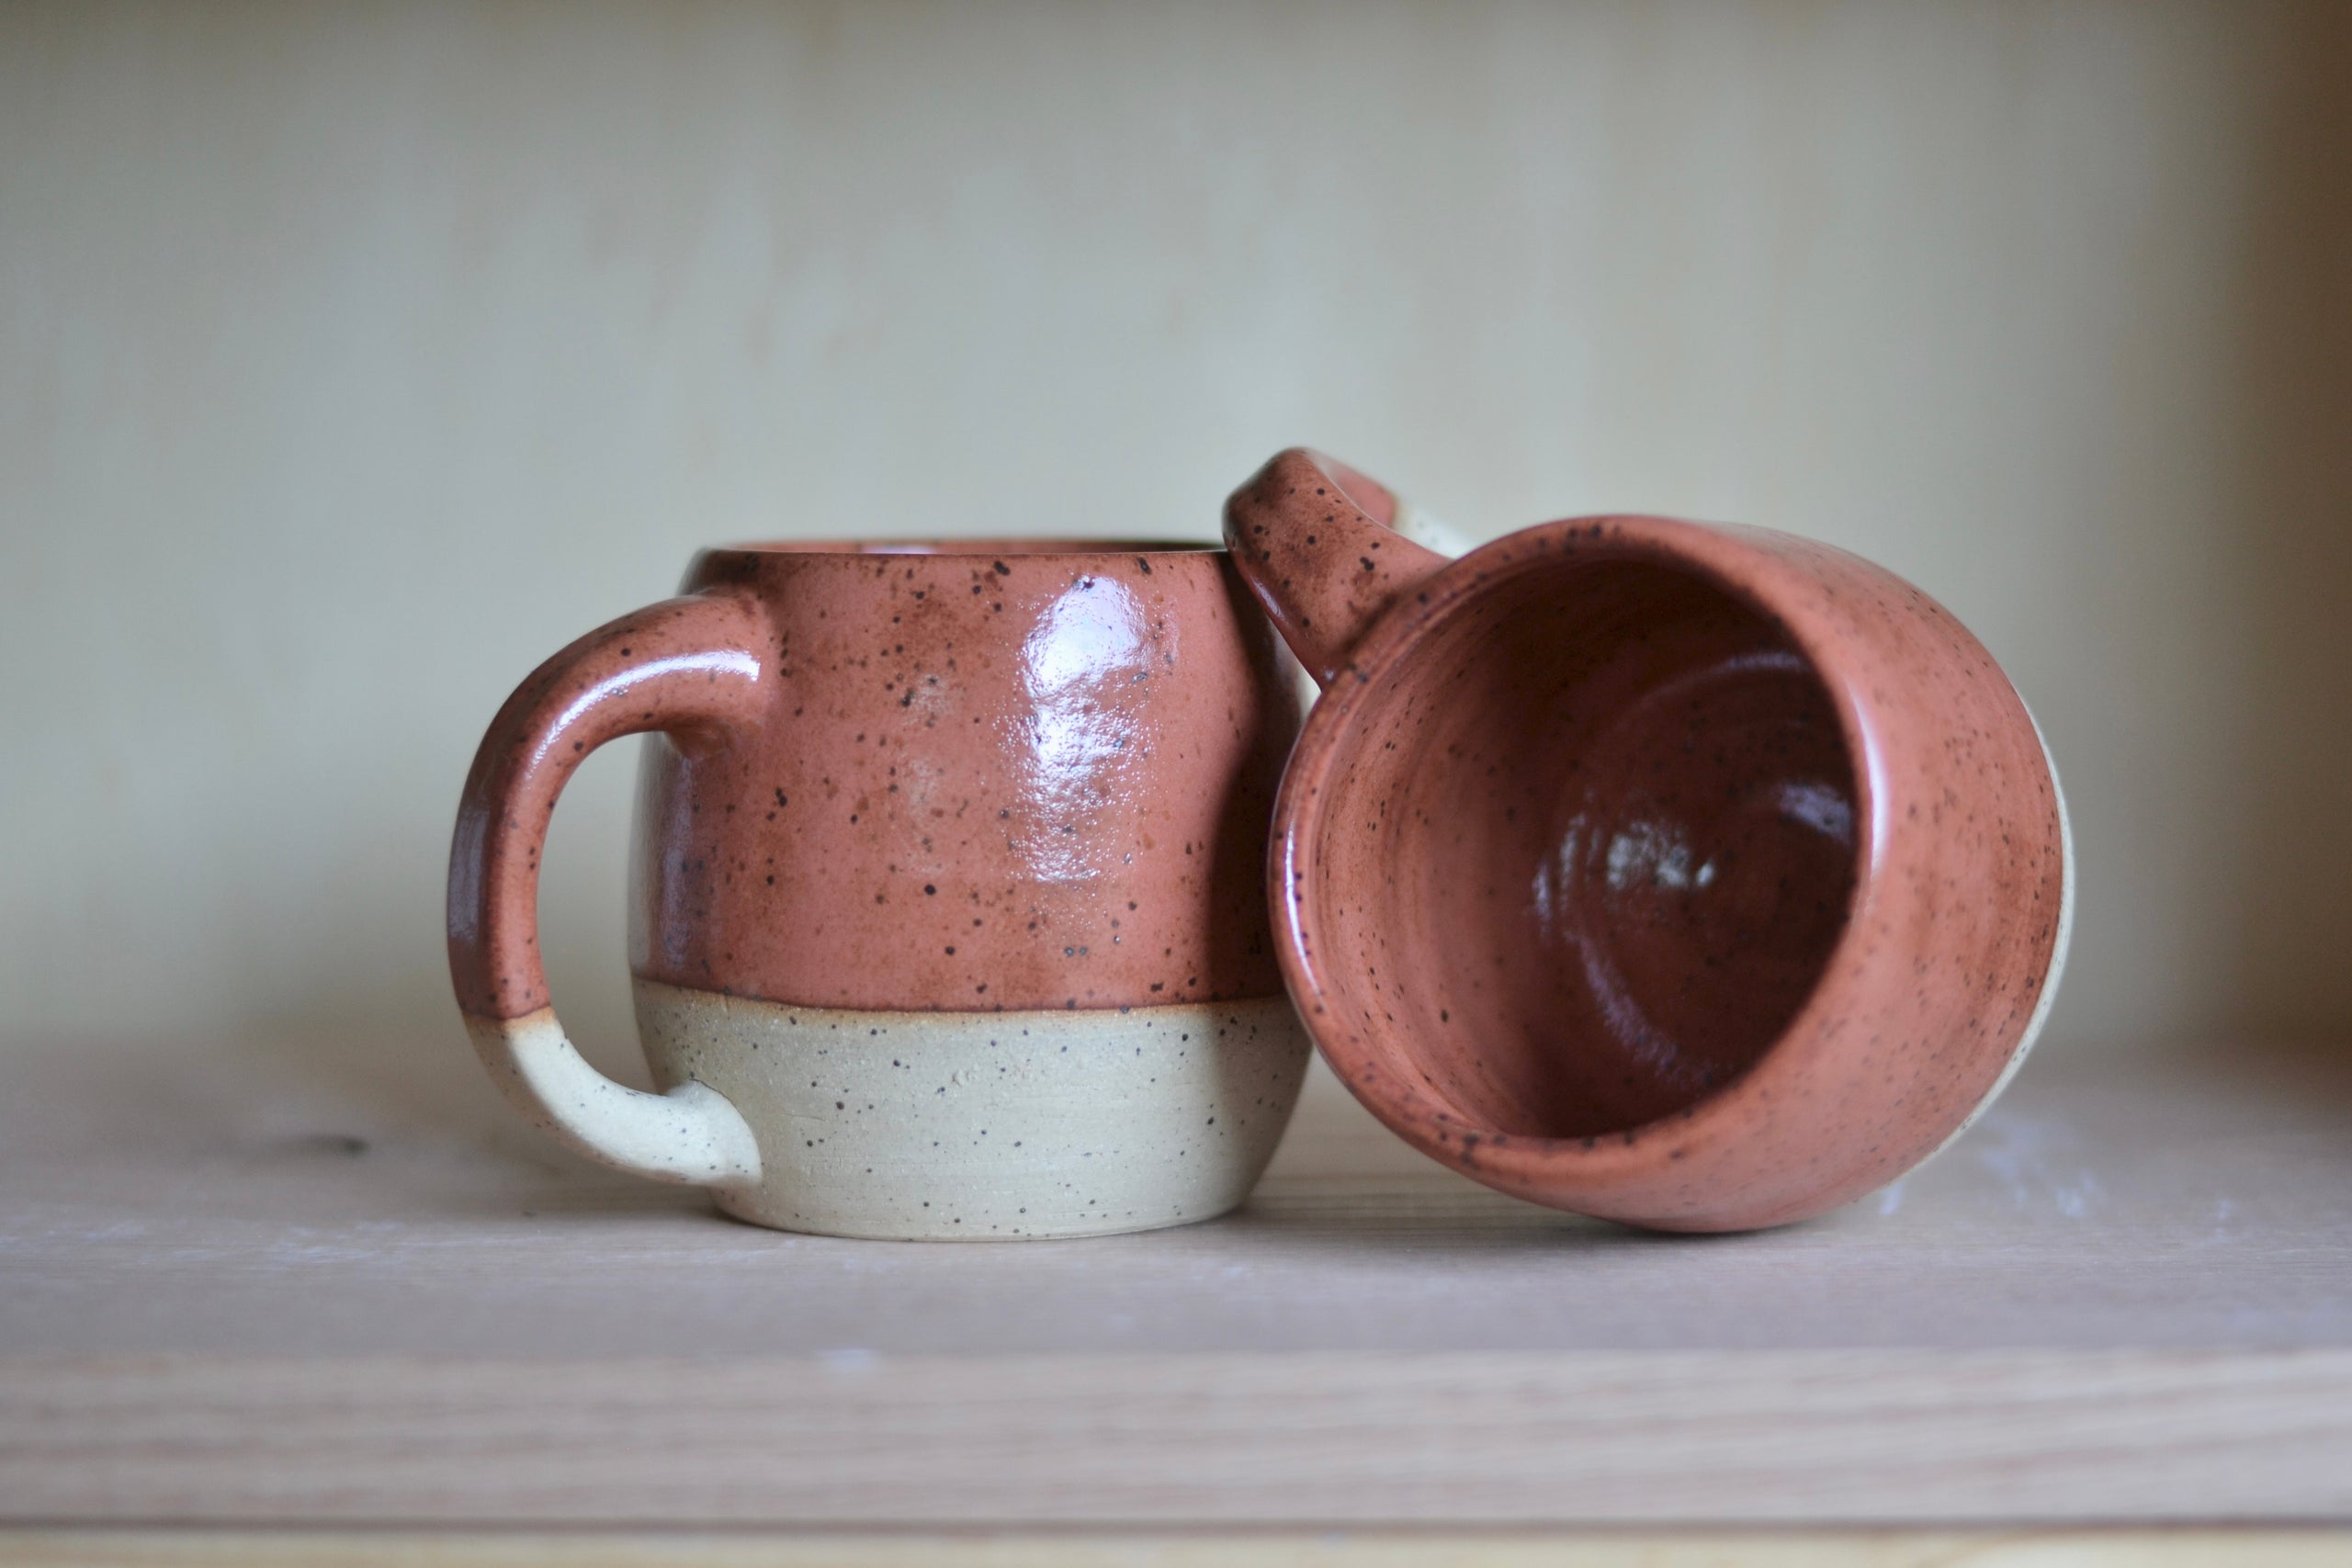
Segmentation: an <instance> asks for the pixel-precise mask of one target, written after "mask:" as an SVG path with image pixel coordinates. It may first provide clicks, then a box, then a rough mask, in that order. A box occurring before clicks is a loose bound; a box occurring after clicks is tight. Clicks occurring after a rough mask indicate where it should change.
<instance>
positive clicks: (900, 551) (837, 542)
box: [705, 534, 1226, 560]
mask: <svg viewBox="0 0 2352 1568" xmlns="http://www.w3.org/2000/svg"><path fill="white" fill-rule="evenodd" d="M705 553H706V554H709V555H750V556H763V555H765V556H830V557H842V558H863V557H866V556H922V557H926V558H937V559H942V560H957V559H969V558H991V557H996V556H1026V557H1032V558H1035V557H1041V556H1043V557H1051V556H1154V557H1157V556H1199V555H1223V554H1225V553H1226V548H1225V546H1224V545H1222V544H1209V543H1206V542H1204V541H1200V540H1193V539H1117V538H1104V537H1102V536H1091V535H1085V536H1081V535H1072V536H1069V537H1067V538H1065V537H1061V536H1055V535H1046V534H1038V535H1005V536H984V537H975V538H961V539H959V538H944V537H941V536H936V535H909V536H903V537H897V536H881V537H876V538H867V539H752V540H746V541H742V542H738V543H730V544H722V545H710V546H707V547H705Z"/></svg>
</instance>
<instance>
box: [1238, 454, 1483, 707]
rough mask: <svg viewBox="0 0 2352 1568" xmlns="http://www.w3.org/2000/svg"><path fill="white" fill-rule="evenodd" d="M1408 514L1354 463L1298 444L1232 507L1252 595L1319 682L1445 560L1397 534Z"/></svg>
mask: <svg viewBox="0 0 2352 1568" xmlns="http://www.w3.org/2000/svg"><path fill="white" fill-rule="evenodd" d="M1408 512H1409V509H1408V508H1407V507H1406V506H1405V505H1404V503H1403V502H1399V501H1398V500H1397V497H1396V496H1395V495H1394V494H1392V493H1390V491H1388V490H1387V488H1386V487H1385V486H1383V485H1379V484H1375V483H1374V481H1372V480H1371V479H1366V478H1365V477H1364V476H1363V475H1362V474H1360V473H1358V472H1356V471H1355V470H1354V469H1353V468H1349V467H1348V466H1347V465H1346V464H1344V463H1340V462H1337V461H1334V460H1333V459H1331V458H1329V457H1324V456H1323V455H1322V454H1321V453H1319V452H1310V451H1308V450H1307V449H1306V447H1304V446H1294V447H1292V448H1290V450H1288V451H1286V452H1278V453H1276V454H1275V455H1274V457H1273V460H1272V461H1271V462H1269V463H1268V464H1267V465H1266V466H1265V467H1264V468H1261V469H1259V470H1258V472H1257V475H1256V477H1255V478H1253V479H1250V482H1249V483H1248V484H1245V485H1243V486H1242V487H1241V488H1240V489H1239V490H1237V491H1234V492H1233V494H1232V496H1231V497H1230V498H1228V499H1227V502H1226V503H1225V542H1226V545H1227V547H1228V548H1229V549H1231V550H1232V552H1233V559H1234V564H1235V565H1237V566H1238V567H1239V568H1240V570H1241V575H1242V578H1243V580H1244V581H1247V582H1248V583H1249V584H1250V592H1251V593H1253V594H1255V595H1256V596H1257V600H1258V603H1259V604H1261V605H1262V606H1263V607H1264V609H1265V612H1266V615H1267V617H1268V618H1269V619H1271V620H1272V622H1273V623H1274V629H1275V630H1277V631H1279V632H1281V633H1282V634H1283V641H1284V642H1286V643H1288V644H1290V650H1291V651H1292V652H1293V653H1295V654H1296V655H1297V656H1298V661H1299V662H1300V663H1301V664H1303V665H1305V666H1306V671H1307V673H1308V674H1310V675H1312V676H1314V677H1315V680H1316V682H1317V684H1319V685H1324V686H1329V684H1330V683H1331V682H1332V681H1333V680H1334V679H1336V678H1337V677H1338V675H1339V673H1340V671H1341V670H1344V669H1345V668H1347V662H1348V655H1349V653H1350V652H1351V650H1352V649H1354V648H1355V645H1356V644H1357V643H1358V642H1359V641H1361V640H1362V639H1363V634H1364V632H1365V631H1366V630H1367V629H1368V628H1369V627H1370V626H1371V625H1372V623H1373V622H1374V620H1375V619H1377V618H1378V617H1379V615H1380V613H1381V612H1382V611H1383V610H1385V609H1386V608H1388V606H1389V605H1390V604H1394V603H1395V602H1396V600H1397V595H1399V594H1401V593H1403V592H1405V591H1406V590H1407V589H1408V588H1410V587H1412V586H1413V584H1415V583H1417V582H1419V581H1421V580H1422V579H1423V578H1425V577H1427V576H1429V575H1430V573H1431V572H1433V571H1435V570H1438V568H1440V567H1442V566H1443V565H1444V564H1445V559H1446V558H1445V557H1443V556H1442V555H1439V554H1438V553H1437V552H1435V551H1434V550H1427V549H1423V548H1422V547H1420V546H1419V545H1417V544H1414V543H1413V542H1412V541H1411V540H1409V539H1408V538H1406V537H1405V536H1403V535H1402V534H1400V533H1398V532H1397V531H1396V525H1397V523H1398V521H1399V519H1400V516H1401V515H1404V514H1406V513H1408Z"/></svg>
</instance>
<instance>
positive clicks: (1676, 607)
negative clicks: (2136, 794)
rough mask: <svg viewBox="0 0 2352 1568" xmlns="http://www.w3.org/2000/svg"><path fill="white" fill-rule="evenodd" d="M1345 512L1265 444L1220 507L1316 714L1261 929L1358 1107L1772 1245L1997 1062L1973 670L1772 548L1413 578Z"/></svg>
mask: <svg viewBox="0 0 2352 1568" xmlns="http://www.w3.org/2000/svg"><path fill="white" fill-rule="evenodd" d="M1343 477H1344V479H1346V481H1347V482H1346V483H1345V485H1344V486H1343V485H1342V483H1341V479H1342V478H1343ZM1351 491H1352V492H1354V493H1355V494H1356V495H1363V494H1365V493H1366V491H1374V492H1377V493H1379V494H1381V495H1383V496H1385V492H1379V491H1377V487H1373V486H1370V484H1369V481H1365V480H1363V479H1361V478H1360V476H1356V475H1354V474H1353V473H1352V472H1351V471H1349V470H1344V469H1339V468H1337V466H1336V465H1330V466H1327V465H1326V464H1325V463H1324V462H1323V461H1322V460H1320V459H1318V458H1317V457H1315V456H1314V455H1312V454H1309V453H1306V452H1303V451H1296V450H1294V451H1291V452H1286V453H1283V454H1282V455H1281V456H1279V457H1276V458H1275V459H1274V460H1273V461H1272V462H1271V463H1270V464H1268V465H1267V467H1266V468H1264V469H1263V470H1262V471H1261V473H1260V474H1259V475H1258V476H1257V477H1256V478H1255V479H1252V480H1251V481H1250V484H1248V485H1246V486H1245V487H1243V488H1242V489H1241V490H1240V491H1237V492H1235V495H1234V497H1233V499H1232V501H1231V502H1229V504H1228V508H1227V538H1228V540H1229V541H1230V542H1231V543H1232V545H1233V547H1234V549H1235V553H1236V558H1237V560H1238V562H1239V563H1240V566H1241V569H1242V570H1243V572H1244V574H1245V575H1246V576H1247V577H1248V578H1249V579H1250V583H1251V586H1252V588H1253V589H1254V590H1255V591H1256V592H1258V594H1259V596H1260V598H1261V601H1262V602H1263V603H1265V604H1266V605H1267V606H1268V609H1269V612H1270V614H1272V615H1273V617H1274V619H1275V621H1276V624H1277V625H1278V626H1281V627H1282V628H1283V633H1284V635H1285V636H1286V637H1289V638H1290V639H1291V642H1292V645H1293V647H1294V648H1295V649H1296V650H1297V651H1298V653H1299V655H1300V657H1301V659H1302V660H1304V661H1305V662H1306V663H1307V665H1308V666H1309V668H1310V669H1313V670H1316V671H1318V673H1319V674H1321V675H1322V678H1323V679H1324V680H1325V682H1326V686H1327V690H1326V694H1325V695H1324V697H1323V700H1322V701H1321V702H1320V703H1319V704H1318V705H1317V706H1316V708H1315V711H1314V713H1313V714H1312V715H1311V716H1310V717H1309V720H1308V723H1307V725H1306V731H1305V733H1304V735H1303V736H1302V737H1301V738H1300V740H1299V743H1298V746H1297V748H1296V750H1295V753H1294V755H1293V758H1292V761H1291V764H1290V768H1289V771H1288V773H1287V775H1286V776H1285V778H1284V780H1283V788H1282V793H1281V795H1280V797H1279V799H1278V802H1277V804H1276V807H1275V818H1274V832H1275V846H1274V858H1273V863H1272V865H1273V872H1272V874H1273V881H1274V890H1273V896H1274V915H1275V927H1276V934H1277V940H1278V942H1279V943H1280V946H1281V953H1282V964H1283V974H1284V976H1285V978H1286V980H1287V981H1288V983H1289V985H1290V987H1291V991H1292V995H1293V996H1294V998H1295V999H1296V1000H1297V1002H1298V1003H1299V1006H1300V1010H1301V1013H1302V1016H1303V1017H1304V1018H1305V1020H1306V1023H1307V1026H1308V1028H1309V1030H1310V1032H1313V1034H1314V1035H1315V1037H1316V1040H1317V1044H1318V1045H1319V1046H1320V1047H1321V1049H1322V1051H1323V1053H1324V1055H1326V1056H1327V1057H1328V1058H1329V1060H1330V1062H1331V1064H1332V1066H1334V1067H1335V1068H1336V1069H1337V1070H1338V1072H1339V1074H1340V1077H1341V1078H1342V1079H1343V1080H1344V1081H1346V1083H1347V1084H1348V1086H1349V1087H1350V1088H1351V1089H1352V1090H1353V1091H1354V1092H1355V1094H1356V1095H1357V1096H1358V1098H1359V1099H1361V1100H1363V1102H1364V1103H1365V1104H1366V1105H1367V1106H1368V1107H1370V1108H1371V1109H1372V1111H1374V1113H1375V1114H1376V1115H1378V1116H1379V1117H1380V1119H1381V1120H1382V1121H1383V1122H1386V1123H1387V1124H1388V1125H1389V1126H1390V1127H1391V1128H1393V1129H1395V1130H1396V1131H1397V1133H1398V1134H1401V1135H1403V1136H1404V1137H1405V1138H1406V1139H1408V1141H1409V1142H1411V1143H1412V1144H1413V1145H1415V1146H1417V1147H1419V1149H1421V1150H1422V1151H1423V1152H1425V1153H1427V1154H1429V1155H1430V1156H1434V1157H1436V1158H1438V1159H1440V1160H1442V1161H1444V1162H1445V1163H1447V1164H1449V1165H1452V1166H1453V1167H1455V1168H1458V1169H1460V1170H1462V1171H1464V1172H1465V1173H1467V1174H1469V1175H1471V1176H1473V1177H1475V1178H1476V1179H1479V1180H1481V1181H1484V1182H1487V1183H1488V1184H1489V1185H1491V1186H1494V1187H1498V1188H1500V1189H1501V1190H1505V1191H1507V1192H1511V1193H1515V1194H1517V1195H1519V1196H1521V1197H1524V1198H1529V1199H1532V1200H1534V1201H1539V1202H1544V1203H1549V1204H1553V1205H1555V1206H1556V1207H1560V1208H1566V1209H1573V1210H1576V1211H1577V1212H1580V1213H1590V1214H1596V1215H1601V1216H1606V1217H1611V1218H1616V1219H1622V1220H1626V1221H1629V1222H1633V1223H1636V1224H1646V1225H1651V1226H1655V1227H1658V1228H1664V1229H1676V1230H1729V1229H1740V1228H1747V1227H1752V1226H1759V1225H1769V1224H1779V1223H1782V1222H1785V1221H1790V1220H1795V1219H1800V1218H1803V1217H1804V1216H1806V1215H1810V1214H1814V1213H1820V1212H1821V1211H1823V1210H1825V1209H1827V1208H1829V1207H1832V1206H1833V1205H1836V1204H1838V1203H1841V1202H1845V1201H1849V1200H1850V1199H1853V1198H1855V1197H1858V1196H1860V1194H1862V1193H1864V1192H1867V1191H1869V1190H1871V1189H1872V1188H1874V1187H1877V1186H1880V1185H1882V1184H1883V1183H1884V1182H1886V1181H1888V1180H1890V1179H1894V1177H1896V1176H1898V1175H1900V1174H1902V1173H1903V1172H1904V1171H1905V1170H1906V1169H1908V1168H1910V1167H1911V1166H1913V1165H1915V1164H1916V1163H1917V1162H1918V1161H1919V1160H1921V1159H1923V1158H1925V1157H1926V1156H1928V1155H1929V1154H1931V1153H1933V1152H1934V1151H1935V1150H1936V1149H1937V1148H1938V1147H1939V1146H1940V1145H1942V1144H1943V1143H1944V1142H1945V1141H1946V1139H1947V1138H1949V1137H1950V1136H1951V1134H1952V1133H1953V1132H1954V1131H1955V1130H1956V1129H1958V1128H1959V1127H1960V1126H1961V1125H1962V1123H1963V1122H1964V1121H1965V1119H1966V1118H1967V1117H1968V1116H1969V1115H1970V1114H1971V1113H1972V1112H1973V1111H1974V1110H1976V1109H1977V1108H1978V1107H1979V1106H1981V1105H1982V1104H1983V1103H1984V1101H1985V1099H1986V1098H1987V1096H1988V1095H1989V1094H1990V1093H1991V1092H1992V1091H1993V1090H1994V1089H1995V1088H1996V1085H1997V1084H1998V1083H1999V1082H2000V1080H2001V1078H2002V1076H2003V1073H2004V1071H2005V1069H2006V1068H2007V1066H2008V1065H2009V1064H2010V1062H2011V1060H2012V1058H2013V1057H2014V1056H2015V1055H2016V1054H2017V1052H2018V1050H2019V1049H2020V1046H2021V1043H2023V1041H2024V1039H2025V1037H2026V1033H2027V1031H2028V1027H2029V1021H2030V1019H2031V1018H2032V1017H2033V1016H2034V1014H2035V1010H2036V1004H2037V1002H2038V1000H2039V999H2040V998H2041V992H2042V990H2043V987H2044V986H2045V984H2046V983H2047V981H2048V979H2049V976H2050V973H2051V969H2052V962H2053V955H2054V953H2055V950H2056V944H2057V941H2058V933H2059V925H2060V910H2061V904H2062V898H2063V895H2064V875H2065V869H2064V852H2063V847H2062V838H2063V829H2062V824H2061V816H2060V808H2059V804H2058V798H2057V795H2056V789H2055V784H2054V781H2053V779H2052V775H2051V773H2050V770H2049V767H2048V763H2047V759H2046V756H2045V754H2044V752H2043V750H2042V748H2041V740H2040V737H2039V735H2038V733H2037V732H2036V730H2035V728H2034V727H2033V723H2032V720H2031V718H2030V716H2028V714H2027V712H2026V710H2025V707H2024V705H2023V704H2022V703H2021V702H2020V701H2019V700H2018V695H2017V694H2016V692H2015V690H2014V689H2013V688H2012V687H2011V686H2010V684H2009V682H2008V681H2007V678H2006V677H2004V676H2003V675H2002V673H2001V671H2000V670H1999V669H1998V667H1997V666H1996V665H1995V663H1994V661H1993V660H1992V658H1991V656H1990V655H1989V654H1987V653H1986V652H1985V649H1984V648H1983V647H1982V646H1981V645H1980V644H1979V643H1977V641H1976V640H1975V639H1974V638H1973V637H1971V636H1970V635H1969V633H1968V632H1967V630H1966V628H1964V627H1962V626H1961V625H1960V623H1959V622H1957V621H1956V620H1954V619H1953V618H1952V617H1951V615H1950V614H1949V613H1948V612H1946V611H1945V610H1944V609H1943V608H1942V607H1941V606H1939V605H1938V604H1935V602H1934V601H1932V600H1930V599H1928V597H1927V596H1926V595H1925V594H1923V593H1921V592H1919V591H1918V590H1917V589H1916V588H1913V587H1911V586H1910V585H1909V584H1908V583H1905V582H1904V581H1901V580H1899V579H1897V578H1895V577H1894V576H1892V575H1891V574H1889V573H1887V572H1885V571H1883V570H1880V569H1879V568H1877V567H1875V566H1872V565H1871V564H1870V563H1869V562H1867V561H1863V560H1860V559H1859V558H1856V557H1853V556H1850V555H1848V554H1846V553H1844V552H1842V551H1839V550H1836V549H1833V548H1831V547H1826V546H1823V545H1817V544H1814V543H1810V542H1808V541H1805V540H1803V539H1798V538H1794V537H1792V536H1787V535H1782V534H1776V533H1770V532H1767V531H1764V530H1760V529H1750V528H1725V527H1709V526H1701V525H1695V524H1690V523H1679V522H1673V521H1669V520H1667V519H1663V518H1651V517H1604V518H1588V519H1575V520H1569V521H1566V522H1559V523H1549V524H1544V525H1540V526H1538V527H1534V528H1530V529H1526V530H1524V531H1522V532H1521V533H1518V534H1514V535H1511V536H1508V537H1506V538H1503V539H1499V540H1498V541H1496V542H1494V543H1493V544H1490V545H1487V546H1486V547H1483V548H1480V549H1478V550H1476V551H1474V552H1472V553H1471V554H1469V555H1468V556H1465V557H1464V558H1461V559H1460V560H1458V561H1454V562H1452V563H1448V562H1446V561H1445V560H1444V559H1443V558H1441V557H1438V556H1434V555H1431V554H1430V553H1429V552H1428V551H1425V550H1421V549H1419V547H1415V546H1413V545H1410V544H1408V543H1407V542H1406V541H1405V540H1403V539H1401V538H1398V537H1397V536H1395V535H1393V534H1390V533H1388V532H1387V531H1386V530H1385V528H1383V527H1381V526H1380V525H1379V524H1378V522H1377V521H1376V520H1375V517H1374V515H1373V514H1371V513H1368V512H1367V511H1366V510H1364V509H1363V508H1360V507H1358V506H1357V505H1356V504H1355V502H1354V501H1352V500H1351V495H1350V492H1351Z"/></svg>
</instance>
